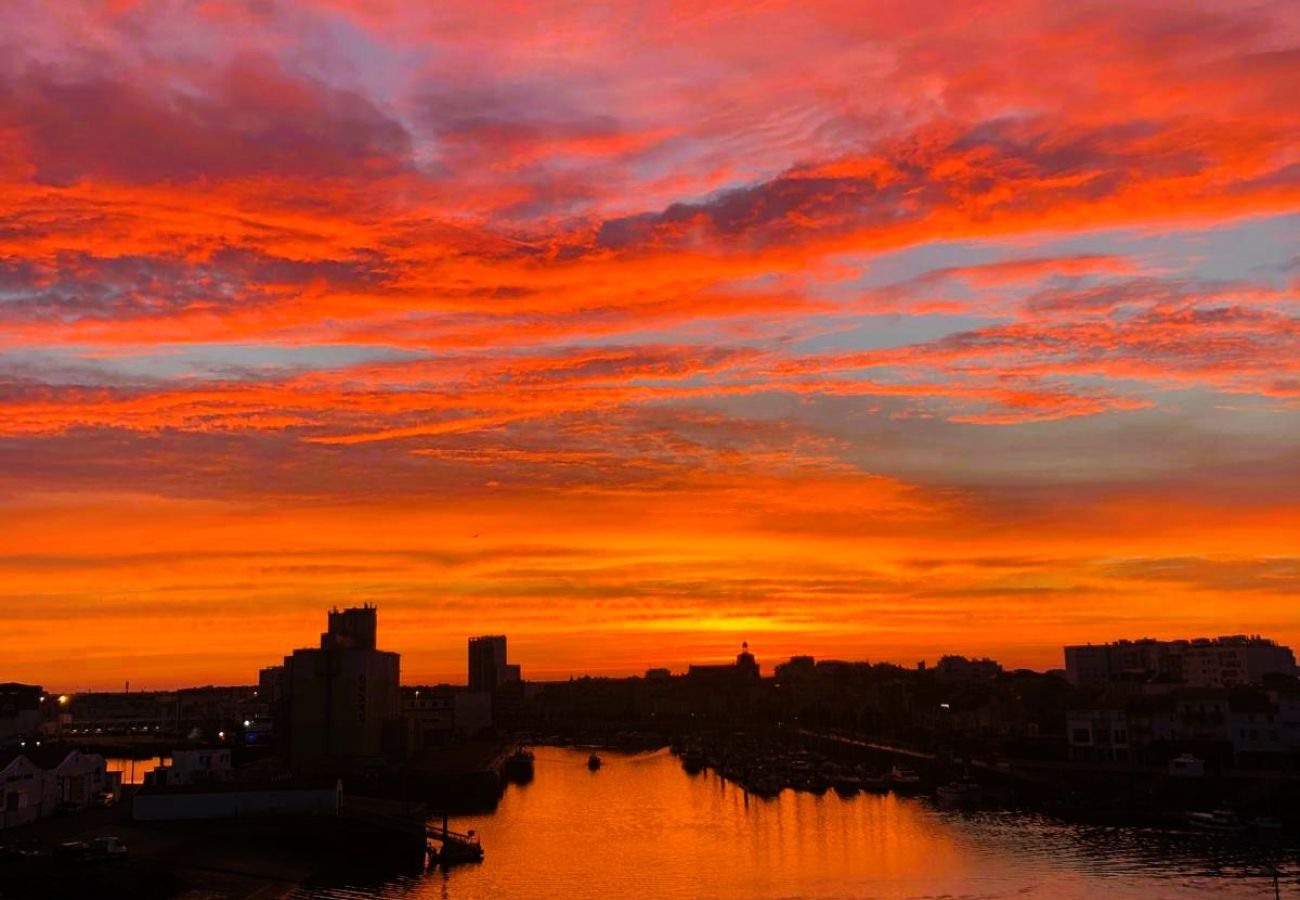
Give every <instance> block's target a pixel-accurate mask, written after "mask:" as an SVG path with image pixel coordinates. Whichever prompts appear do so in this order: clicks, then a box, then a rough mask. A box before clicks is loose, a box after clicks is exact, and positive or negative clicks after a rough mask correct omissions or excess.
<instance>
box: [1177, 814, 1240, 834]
mask: <svg viewBox="0 0 1300 900" xmlns="http://www.w3.org/2000/svg"><path fill="white" fill-rule="evenodd" d="M1185 818H1186V820H1187V824H1188V825H1191V826H1192V827H1193V828H1203V829H1205V830H1206V831H1245V829H1246V826H1245V825H1244V824H1242V821H1241V819H1239V818H1237V814H1236V813H1234V812H1231V811H1229V810H1226V809H1216V810H1213V811H1211V812H1194V811H1192V812H1188V813H1186V814H1185Z"/></svg>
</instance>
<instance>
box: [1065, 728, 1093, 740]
mask: <svg viewBox="0 0 1300 900" xmlns="http://www.w3.org/2000/svg"><path fill="white" fill-rule="evenodd" d="M1070 743H1072V744H1091V743H1092V732H1091V731H1090V730H1089V729H1087V728H1076V729H1074V730H1073V731H1072V732H1070Z"/></svg>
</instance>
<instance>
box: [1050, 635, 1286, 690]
mask: <svg viewBox="0 0 1300 900" xmlns="http://www.w3.org/2000/svg"><path fill="white" fill-rule="evenodd" d="M1065 674H1066V678H1068V679H1069V681H1070V683H1071V684H1075V685H1081V686H1087V685H1103V684H1109V683H1113V682H1120V681H1137V682H1143V681H1153V680H1160V681H1168V682H1171V683H1186V684H1189V685H1194V686H1197V687H1233V686H1236V685H1246V684H1258V683H1260V682H1261V681H1262V680H1263V679H1264V677H1265V676H1267V675H1294V674H1296V664H1295V654H1294V653H1292V652H1291V648H1290V647H1285V646H1283V645H1281V644H1278V643H1277V642H1276V641H1271V640H1268V639H1267V638H1262V637H1259V636H1258V635H1251V636H1246V635H1229V636H1227V637H1218V638H1212V639H1211V638H1196V639H1194V640H1180V641H1157V640H1153V639H1152V638H1143V639H1141V640H1137V641H1127V640H1124V641H1114V642H1112V643H1109V644H1085V645H1076V646H1070V647H1066V648H1065Z"/></svg>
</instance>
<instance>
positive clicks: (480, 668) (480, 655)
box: [469, 634, 519, 692]
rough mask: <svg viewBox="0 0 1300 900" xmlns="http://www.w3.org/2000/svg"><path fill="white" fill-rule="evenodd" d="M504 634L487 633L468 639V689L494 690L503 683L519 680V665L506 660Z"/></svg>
mask: <svg viewBox="0 0 1300 900" xmlns="http://www.w3.org/2000/svg"><path fill="white" fill-rule="evenodd" d="M506 659H507V657H506V636H505V635H504V634H487V635H483V636H482V637H472V638H470V639H469V689H470V690H471V691H489V692H490V691H495V690H496V689H497V688H498V687H500V686H501V685H503V684H506V683H508V682H512V681H519V667H518V666H512V665H510V663H508V662H507V661H506Z"/></svg>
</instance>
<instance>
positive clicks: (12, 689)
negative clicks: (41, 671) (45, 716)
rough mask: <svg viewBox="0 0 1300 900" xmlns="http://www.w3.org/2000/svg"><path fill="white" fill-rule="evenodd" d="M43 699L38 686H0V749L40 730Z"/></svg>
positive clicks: (10, 684)
mask: <svg viewBox="0 0 1300 900" xmlns="http://www.w3.org/2000/svg"><path fill="white" fill-rule="evenodd" d="M44 697H45V693H44V692H43V691H42V690H41V687H40V685H36V684H17V683H15V682H9V683H7V684H0V747H2V746H4V745H5V744H8V743H12V742H14V741H17V740H18V739H19V738H22V737H26V736H28V735H34V734H36V733H37V732H38V731H39V730H40V727H41V703H42V702H44Z"/></svg>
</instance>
